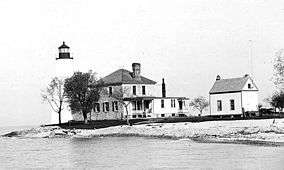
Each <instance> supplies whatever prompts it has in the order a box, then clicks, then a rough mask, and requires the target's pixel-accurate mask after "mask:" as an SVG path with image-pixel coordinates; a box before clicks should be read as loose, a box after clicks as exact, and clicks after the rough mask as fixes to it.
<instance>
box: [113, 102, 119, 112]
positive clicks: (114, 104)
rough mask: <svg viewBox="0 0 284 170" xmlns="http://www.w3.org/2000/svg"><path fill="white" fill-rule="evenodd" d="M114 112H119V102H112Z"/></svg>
mask: <svg viewBox="0 0 284 170" xmlns="http://www.w3.org/2000/svg"><path fill="white" fill-rule="evenodd" d="M112 111H118V103H117V101H114V102H112Z"/></svg>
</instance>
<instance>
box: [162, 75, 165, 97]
mask: <svg viewBox="0 0 284 170" xmlns="http://www.w3.org/2000/svg"><path fill="white" fill-rule="evenodd" d="M162 97H166V84H165V79H164V78H163V79H162Z"/></svg>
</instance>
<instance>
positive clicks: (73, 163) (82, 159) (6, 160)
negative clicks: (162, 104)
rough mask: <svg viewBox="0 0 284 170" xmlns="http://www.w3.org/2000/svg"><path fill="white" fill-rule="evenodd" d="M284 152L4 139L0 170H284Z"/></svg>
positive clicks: (155, 142) (139, 140)
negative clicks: (64, 169)
mask: <svg viewBox="0 0 284 170" xmlns="http://www.w3.org/2000/svg"><path fill="white" fill-rule="evenodd" d="M283 167H284V147H271V146H255V145H239V144H216V143H211V144H210V143H196V142H192V141H190V140H170V139H160V138H144V137H103V138H90V139H86V138H85V139H75V138H73V139H70V138H53V139H51V138H50V139H47V138H34V139H27V138H0V168H9V169H15V168H21V169H22V168H67V169H69V168H73V169H78V168H80V169H82V168H92V169H284V168H283Z"/></svg>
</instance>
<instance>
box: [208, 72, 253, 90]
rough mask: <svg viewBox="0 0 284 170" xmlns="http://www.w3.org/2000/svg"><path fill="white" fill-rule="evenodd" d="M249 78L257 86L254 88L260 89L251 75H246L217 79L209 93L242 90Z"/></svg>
mask: <svg viewBox="0 0 284 170" xmlns="http://www.w3.org/2000/svg"><path fill="white" fill-rule="evenodd" d="M249 79H250V80H251V81H252V84H253V85H254V87H255V89H254V90H258V89H257V87H256V85H255V84H254V82H253V80H252V79H251V78H250V77H249V76H244V77H239V78H230V79H220V80H216V81H215V83H214V85H213V87H212V88H211V90H210V91H209V94H214V93H226V92H228V93H229V92H239V91H242V90H243V88H244V86H245V84H246V82H247V81H248V80H249Z"/></svg>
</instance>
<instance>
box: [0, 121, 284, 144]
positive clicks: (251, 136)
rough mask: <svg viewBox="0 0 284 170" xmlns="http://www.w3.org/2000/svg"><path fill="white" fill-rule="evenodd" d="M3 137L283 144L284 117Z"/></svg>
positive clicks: (16, 133)
mask: <svg viewBox="0 0 284 170" xmlns="http://www.w3.org/2000/svg"><path fill="white" fill-rule="evenodd" d="M2 136H3V137H21V138H55V137H65V138H92V137H100V136H143V137H160V138H172V139H181V138H189V139H191V140H194V141H198V142H218V143H244V144H264V145H267V144H268V145H278V146H279V145H280V146H284V119H275V120H274V119H266V120H238V121H210V122H200V123H189V122H184V123H153V124H143V125H133V126H126V125H124V126H114V127H109V128H103V129H92V130H83V129H73V130H70V129H62V128H60V127H57V126H52V127H37V128H32V129H26V130H19V131H14V132H11V133H8V134H5V135H2Z"/></svg>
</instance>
